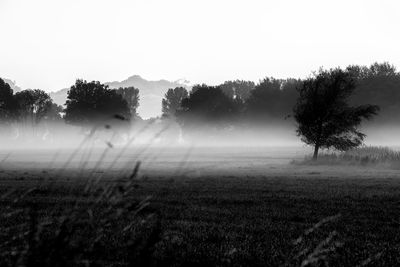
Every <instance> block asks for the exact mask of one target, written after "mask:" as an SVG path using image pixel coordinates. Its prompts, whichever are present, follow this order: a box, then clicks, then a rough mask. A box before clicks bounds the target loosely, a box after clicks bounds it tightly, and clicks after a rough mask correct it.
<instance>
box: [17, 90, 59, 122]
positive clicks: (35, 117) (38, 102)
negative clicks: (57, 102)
mask: <svg viewBox="0 0 400 267" xmlns="http://www.w3.org/2000/svg"><path fill="white" fill-rule="evenodd" d="M15 99H16V101H17V103H18V110H19V112H18V114H19V118H20V120H22V121H23V122H25V123H28V122H29V123H31V125H32V126H35V125H36V124H38V123H39V122H40V121H41V120H42V119H43V118H44V117H45V116H46V114H47V112H48V111H49V110H50V109H51V107H52V104H53V102H52V100H51V98H50V96H49V94H47V93H46V92H45V91H43V90H40V89H34V90H32V89H28V90H23V91H20V92H17V93H16V94H15Z"/></svg>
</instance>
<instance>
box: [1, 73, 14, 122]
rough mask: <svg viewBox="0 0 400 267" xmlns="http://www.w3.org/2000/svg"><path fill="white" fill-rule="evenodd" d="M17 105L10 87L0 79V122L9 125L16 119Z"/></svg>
mask: <svg viewBox="0 0 400 267" xmlns="http://www.w3.org/2000/svg"><path fill="white" fill-rule="evenodd" d="M17 114H18V103H17V101H16V100H15V97H14V95H13V90H12V89H11V87H10V85H9V84H8V83H6V82H4V80H3V79H1V78H0V122H1V123H10V122H12V121H14V120H15V119H16V118H17Z"/></svg>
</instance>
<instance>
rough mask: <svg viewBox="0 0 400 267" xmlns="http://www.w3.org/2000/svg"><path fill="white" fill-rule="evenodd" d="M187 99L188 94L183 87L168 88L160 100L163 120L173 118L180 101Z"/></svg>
mask: <svg viewBox="0 0 400 267" xmlns="http://www.w3.org/2000/svg"><path fill="white" fill-rule="evenodd" d="M187 97H188V92H187V90H186V88H184V87H176V88H174V89H172V88H170V89H168V91H167V92H166V93H165V96H164V98H163V99H162V103H161V105H162V116H163V117H165V118H175V115H176V112H177V110H179V109H180V107H181V103H182V100H183V99H185V98H187Z"/></svg>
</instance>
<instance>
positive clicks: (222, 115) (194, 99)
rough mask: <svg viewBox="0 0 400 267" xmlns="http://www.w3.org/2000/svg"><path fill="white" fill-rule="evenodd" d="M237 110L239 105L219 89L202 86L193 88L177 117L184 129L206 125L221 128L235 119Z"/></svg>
mask: <svg viewBox="0 0 400 267" xmlns="http://www.w3.org/2000/svg"><path fill="white" fill-rule="evenodd" d="M239 110H240V103H238V102H236V101H235V100H234V99H231V98H229V97H228V96H227V95H225V94H224V93H223V92H222V90H221V89H220V88H219V87H217V86H208V85H205V84H203V85H196V86H194V87H193V90H192V92H191V93H190V95H189V97H188V98H185V99H183V100H182V104H181V109H180V110H178V112H177V117H178V121H179V122H180V123H181V125H182V126H184V127H186V126H196V125H198V124H208V125H214V126H216V127H219V128H223V127H226V126H227V125H230V124H231V123H232V121H233V120H235V119H237V117H238V115H239Z"/></svg>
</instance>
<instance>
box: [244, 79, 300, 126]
mask: <svg viewBox="0 0 400 267" xmlns="http://www.w3.org/2000/svg"><path fill="white" fill-rule="evenodd" d="M300 84H301V81H299V80H295V79H287V80H281V79H275V78H272V77H271V78H269V77H267V78H265V79H263V80H262V81H260V83H259V84H257V85H256V86H255V89H254V90H252V91H251V94H250V97H249V99H248V101H247V102H246V113H247V115H248V116H247V119H248V120H253V119H256V120H260V119H261V120H265V119H269V120H283V119H284V118H285V117H287V115H289V114H290V113H291V110H292V108H293V105H294V103H295V101H296V98H297V96H298V92H297V91H296V88H297V87H298V86H299V85H300Z"/></svg>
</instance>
